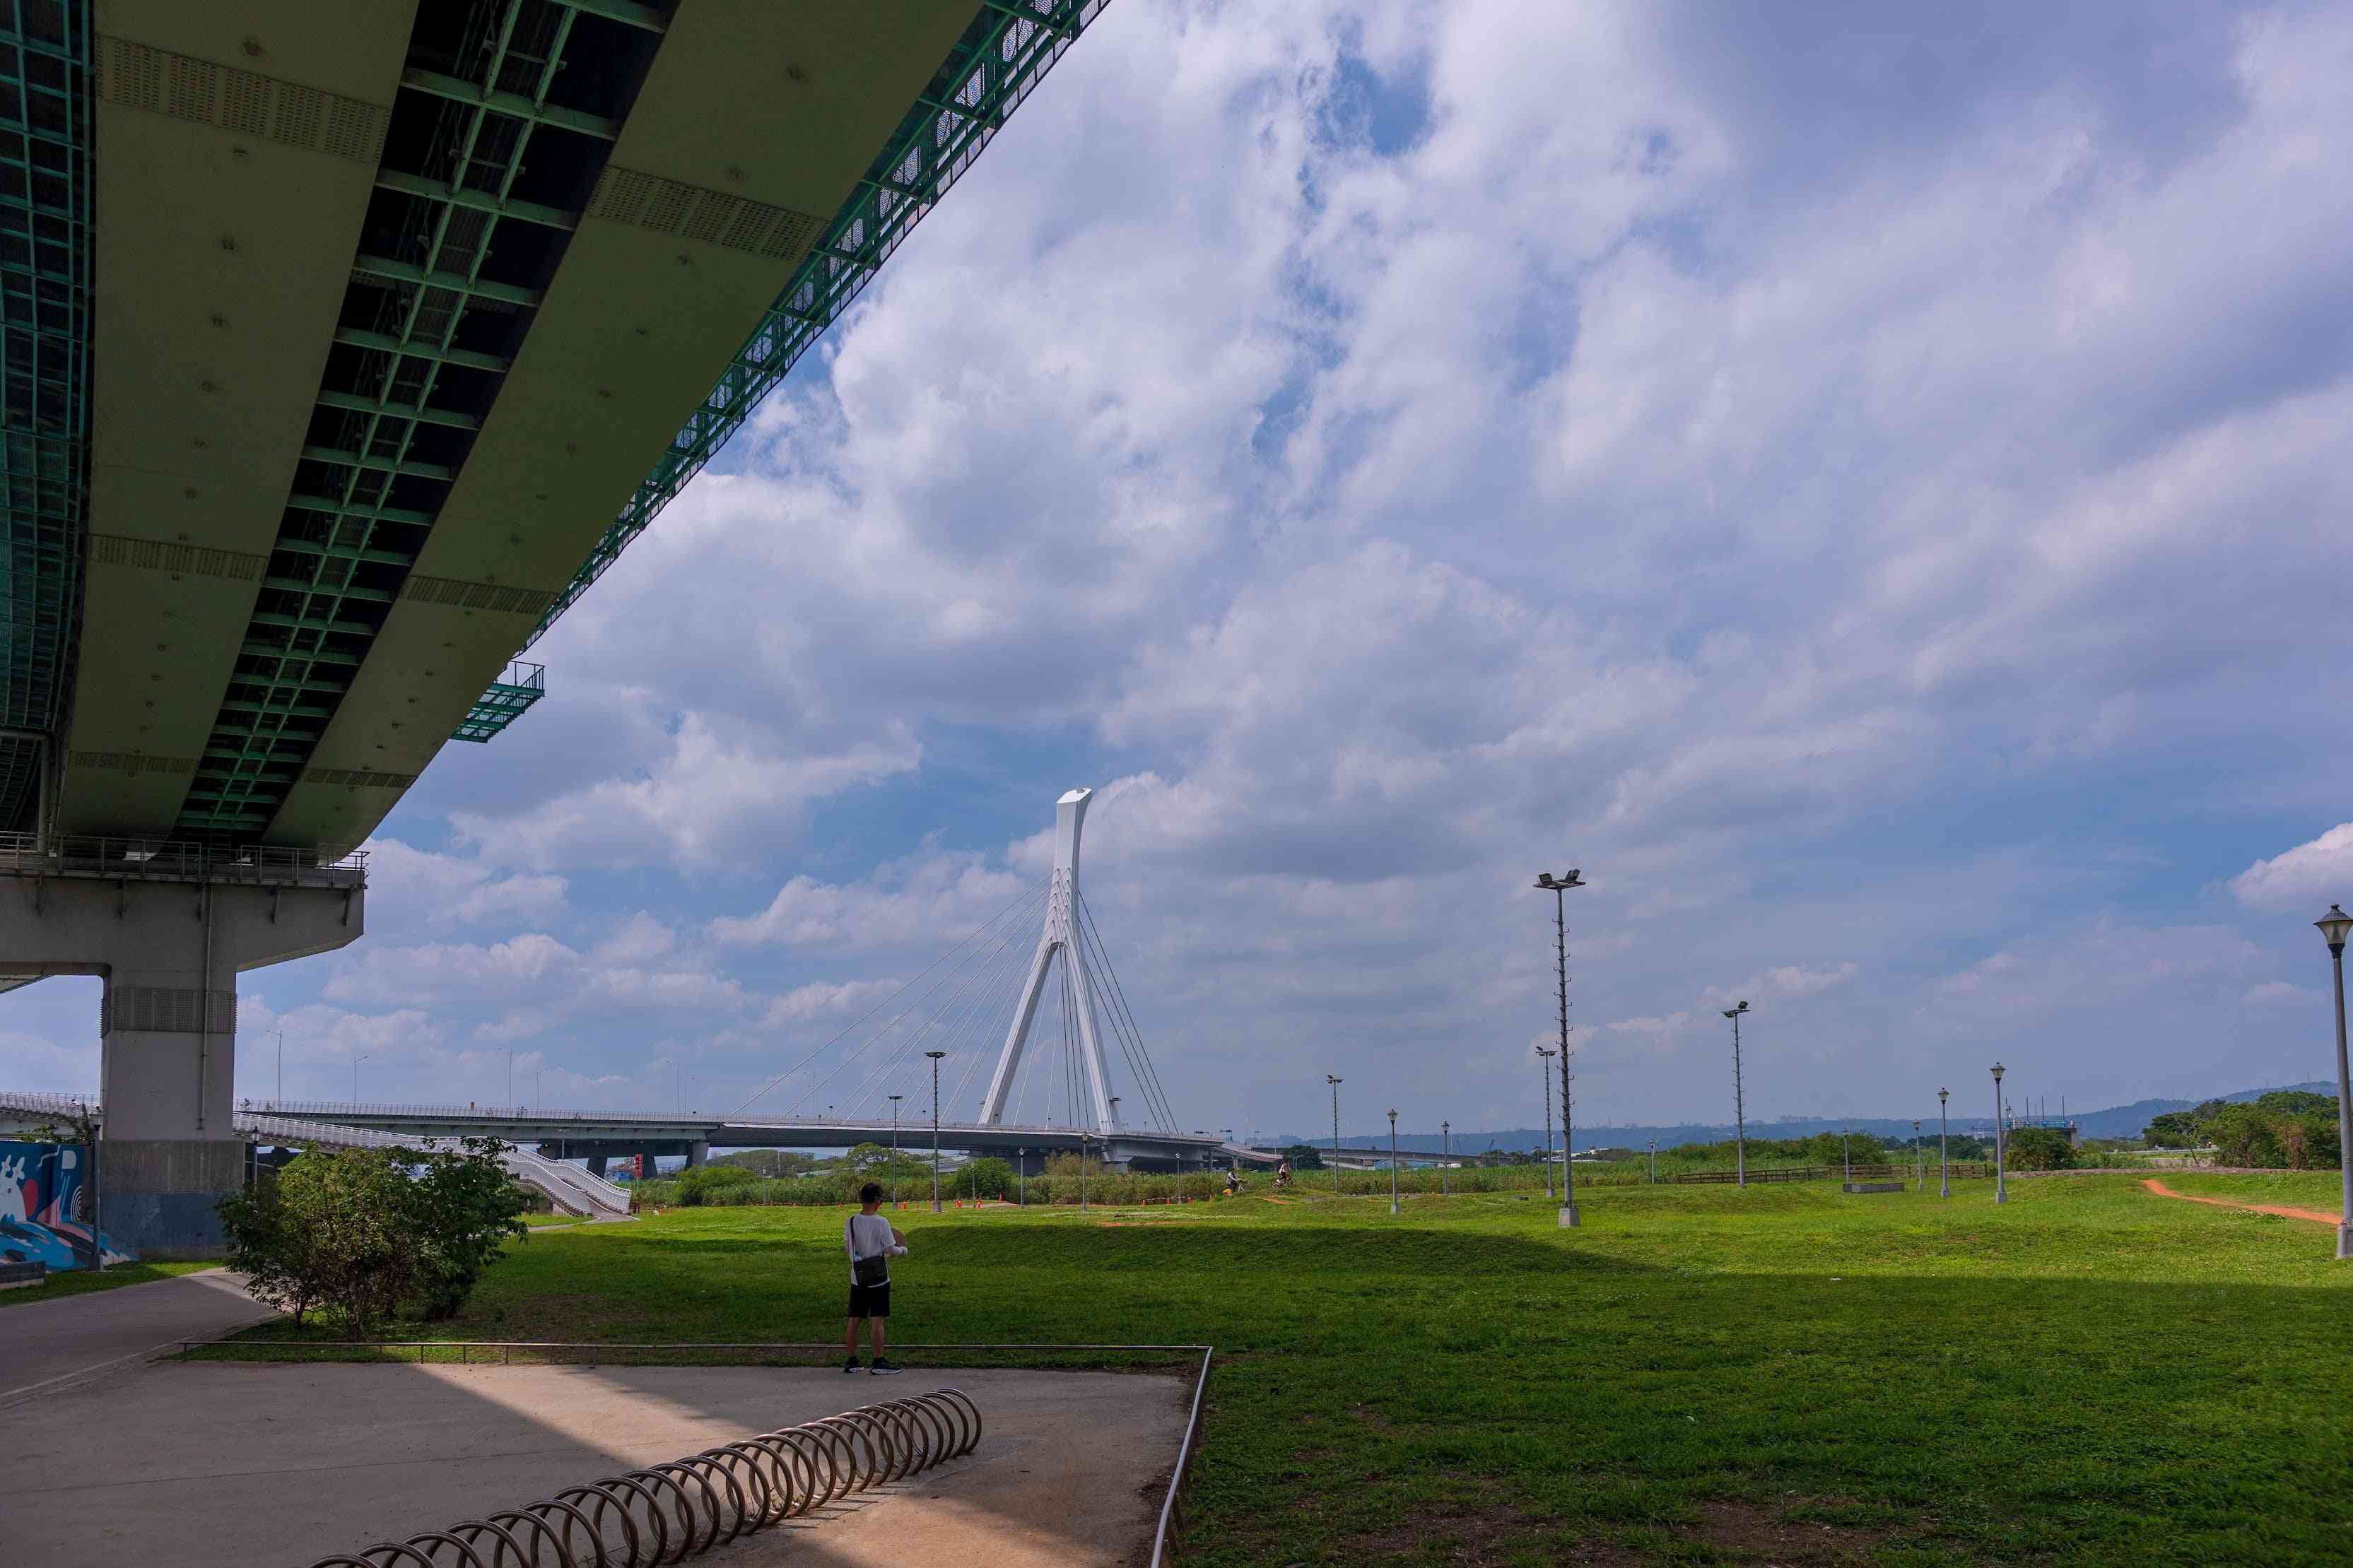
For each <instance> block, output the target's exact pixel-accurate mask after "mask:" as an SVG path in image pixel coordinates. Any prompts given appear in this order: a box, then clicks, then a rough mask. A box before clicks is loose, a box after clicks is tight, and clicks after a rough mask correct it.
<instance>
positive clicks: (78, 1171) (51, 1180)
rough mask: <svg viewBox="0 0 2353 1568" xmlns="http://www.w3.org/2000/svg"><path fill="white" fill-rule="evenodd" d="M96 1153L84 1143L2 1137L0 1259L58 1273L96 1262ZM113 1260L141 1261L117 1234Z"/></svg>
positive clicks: (111, 1246) (109, 1249)
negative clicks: (89, 1179)
mask: <svg viewBox="0 0 2353 1568" xmlns="http://www.w3.org/2000/svg"><path fill="white" fill-rule="evenodd" d="M89 1169H90V1152H89V1151H88V1150H87V1149H86V1148H85V1147H84V1146H83V1145H81V1144H79V1143H12V1142H5V1141H0V1259H5V1260H6V1261H8V1262H11V1263H46V1264H47V1265H48V1266H49V1269H50V1271H51V1272H52V1273H57V1272H60V1271H62V1270H64V1269H68V1268H83V1267H86V1266H87V1265H88V1263H89V1262H90V1231H91V1215H90V1189H89V1188H88V1187H86V1186H85V1185H84V1184H83V1183H82V1176H83V1173H85V1172H87V1171H88V1170H89ZM100 1239H101V1240H102V1241H103V1243H104V1245H105V1247H106V1260H107V1261H108V1262H109V1263H130V1262H133V1261H136V1259H135V1258H133V1256H132V1254H131V1253H129V1252H126V1251H124V1250H123V1248H122V1246H121V1243H120V1242H117V1241H116V1240H114V1238H113V1237H101V1238H100Z"/></svg>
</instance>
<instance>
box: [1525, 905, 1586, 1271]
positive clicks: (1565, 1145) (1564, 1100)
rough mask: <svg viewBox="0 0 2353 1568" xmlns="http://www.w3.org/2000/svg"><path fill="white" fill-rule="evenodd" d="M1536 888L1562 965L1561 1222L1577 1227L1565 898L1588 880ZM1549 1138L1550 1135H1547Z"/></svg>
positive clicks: (1547, 1163)
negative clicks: (1547, 909)
mask: <svg viewBox="0 0 2353 1568" xmlns="http://www.w3.org/2000/svg"><path fill="white" fill-rule="evenodd" d="M1536 886H1537V887H1539V888H1542V889H1545V890H1546V892H1548V893H1550V894H1551V895H1552V925H1553V933H1554V937H1555V942H1556V946H1555V951H1556V953H1557V954H1558V956H1559V963H1560V1219H1559V1223H1560V1224H1561V1225H1562V1226H1566V1227H1574V1226H1576V1224H1577V1173H1576V1171H1575V1170H1574V1169H1573V1168H1572V1161H1573V1160H1574V1158H1575V1156H1574V1154H1573V1153H1572V1149H1573V1147H1574V1145H1573V1143H1572V1142H1571V1139H1570V1134H1569V1121H1570V1116H1569V1108H1568V913H1567V903H1566V902H1565V901H1564V899H1563V895H1564V894H1566V893H1567V891H1568V889H1571V888H1582V887H1583V886H1585V879H1584V878H1583V877H1582V876H1580V875H1579V874H1578V873H1577V871H1576V870H1574V869H1572V870H1571V871H1570V872H1569V874H1568V875H1567V876H1566V877H1556V876H1554V875H1553V874H1552V873H1551V872H1549V871H1545V872H1541V873H1539V874H1538V876H1537V877H1536ZM1547 1136H1549V1134H1547ZM1545 1170H1546V1173H1547V1174H1549V1173H1550V1172H1551V1170H1552V1151H1551V1150H1550V1149H1546V1151H1545Z"/></svg>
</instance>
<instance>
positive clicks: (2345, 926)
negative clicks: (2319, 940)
mask: <svg viewBox="0 0 2353 1568" xmlns="http://www.w3.org/2000/svg"><path fill="white" fill-rule="evenodd" d="M2312 923H2313V924H2314V925H2316V926H2318V927H2319V928H2320V934H2321V935H2322V936H2323V937H2324V938H2326V939H2327V942H2328V951H2329V952H2338V951H2340V950H2342V949H2343V947H2344V946H2345V937H2346V933H2347V932H2348V931H2353V915H2348V914H2347V913H2346V912H2345V911H2344V910H2342V909H2340V908H2338V907H2337V905H2335V904H2331V905H2329V906H2328V912H2327V914H2325V915H2323V916H2321V917H2320V918H2319V919H2318V920H2316V921H2313V922H2312Z"/></svg>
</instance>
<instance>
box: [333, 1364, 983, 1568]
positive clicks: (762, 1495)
mask: <svg viewBox="0 0 2353 1568" xmlns="http://www.w3.org/2000/svg"><path fill="white" fill-rule="evenodd" d="M980 1429H981V1420H980V1407H979V1406H978V1405H975V1404H974V1403H973V1402H972V1400H971V1399H970V1398H969V1397H967V1396H966V1395H965V1394H964V1393H963V1392H962V1391H961V1390H959V1389H954V1388H943V1389H938V1390H935V1391H934V1392H932V1393H929V1394H915V1395H914V1396H913V1397H912V1398H907V1399H892V1400H888V1401H886V1402H884V1403H883V1404H881V1405H863V1406H861V1407H860V1408H859V1409H856V1410H846V1411H844V1412H842V1413H841V1414H840V1415H828V1416H827V1417H825V1418H824V1419H823V1420H821V1421H810V1422H806V1423H804V1424H802V1425H801V1426H786V1427H785V1428H783V1429H781V1430H779V1431H775V1432H765V1433H762V1434H761V1435H760V1436H756V1437H746V1438H744V1439H742V1440H741V1441H739V1442H733V1443H724V1444H722V1445H721V1446H720V1447H716V1448H705V1449H704V1450H703V1451H702V1452H701V1453H700V1454H692V1455H690V1456H688V1457H687V1458H683V1459H679V1460H675V1461H673V1462H671V1463H670V1464H666V1465H652V1466H649V1467H648V1468H644V1469H641V1470H630V1471H628V1472H627V1473H625V1474H622V1475H617V1476H607V1477H605V1478H604V1479H601V1480H596V1481H591V1482H589V1483H588V1484H587V1485H586V1486H576V1487H566V1488H565V1489H564V1490H562V1491H560V1492H557V1493H556V1494H555V1495H554V1497H551V1498H543V1499H541V1500H539V1501H537V1502H534V1503H531V1504H529V1505H527V1506H525V1507H522V1508H519V1509H512V1510H507V1511H505V1512H502V1513H494V1514H491V1515H489V1516H487V1517H485V1518H482V1519H471V1520H467V1521H464V1522H462V1523H459V1524H453V1525H451V1526H449V1527H448V1529H447V1530H434V1531H426V1532H425V1533H424V1534H422V1535H412V1536H409V1537H408V1538H407V1539H406V1540H405V1541H379V1542H376V1543H375V1545H373V1546H369V1547H364V1548H363V1549H361V1550H360V1551H359V1552H356V1553H350V1554H344V1553H338V1554H337V1555H334V1556H332V1557H322V1558H320V1559H319V1560H318V1562H317V1563H313V1564H312V1565H311V1568H655V1565H656V1564H661V1563H682V1562H684V1561H685V1560H686V1559H687V1558H689V1557H691V1556H695V1555H698V1554H700V1553H702V1552H708V1551H710V1550H711V1549H712V1547H714V1546H722V1545H724V1544H726V1543H727V1542H731V1541H734V1540H736V1539H737V1538H739V1537H741V1536H744V1535H748V1534H750V1533H751V1532H753V1531H756V1530H765V1529H766V1528H768V1527H769V1526H771V1525H775V1524H781V1523H782V1522H784V1521H786V1520H787V1519H797V1518H800V1517H802V1516H803V1515H806V1514H807V1513H808V1512H810V1511H811V1510H815V1509H818V1508H822V1507H824V1506H825V1505H826V1504H828V1503H829V1502H832V1501H833V1500H836V1499H837V1498H841V1497H846V1496H848V1495H849V1493H851V1492H860V1491H864V1490H866V1489H868V1488H870V1487H875V1486H880V1485H881V1484H883V1483H884V1482H887V1481H895V1480H900V1479H904V1478H905V1477H908V1476H912V1475H915V1474H917V1473H918V1472H920V1471H923V1470H928V1469H930V1468H933V1467H934V1466H935V1465H943V1464H945V1463H946V1462H947V1461H948V1460H950V1459H955V1458H963V1457H964V1456H965V1455H966V1454H969V1453H971V1452H972V1451H973V1450H974V1449H975V1448H976V1447H979V1446H980Z"/></svg>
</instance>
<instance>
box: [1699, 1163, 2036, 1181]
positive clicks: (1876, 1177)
mask: <svg viewBox="0 0 2353 1568" xmlns="http://www.w3.org/2000/svg"><path fill="white" fill-rule="evenodd" d="M1946 1169H1947V1171H1948V1172H1949V1173H1951V1174H1952V1176H1953V1179H1954V1180H1956V1181H1959V1180H1962V1179H1964V1178H1968V1177H1978V1178H1983V1177H1986V1176H1990V1175H1992V1174H1993V1163H1992V1162H1991V1161H1988V1160H1956V1161H1954V1162H1953V1163H1951V1164H1949V1165H1947V1167H1946ZM1919 1173H1920V1167H1919V1166H1917V1165H1911V1164H1905V1165H1857V1166H1855V1167H1853V1174H1852V1176H1850V1175H1849V1174H1848V1167H1846V1166H1844V1165H1784V1166H1780V1167H1778V1168H1776V1169H1768V1170H1754V1169H1752V1170H1751V1171H1750V1172H1749V1173H1748V1179H1749V1180H1750V1181H1752V1182H1838V1181H1857V1182H1893V1181H1907V1182H1908V1181H1910V1180H1912V1179H1913V1178H1914V1177H1915V1176H1917V1175H1918V1174H1919ZM1928 1173H1929V1174H1930V1175H1932V1176H1933V1175H1935V1174H1936V1162H1935V1161H1934V1160H1931V1161H1929V1162H1928ZM1739 1179H1740V1178H1739V1175H1738V1173H1736V1172H1732V1171H1685V1172H1683V1173H1681V1174H1679V1175H1673V1176H1669V1177H1668V1178H1667V1180H1668V1181H1670V1182H1736V1181H1738V1180H1739Z"/></svg>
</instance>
